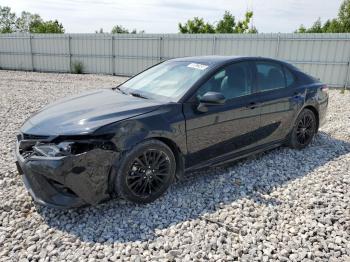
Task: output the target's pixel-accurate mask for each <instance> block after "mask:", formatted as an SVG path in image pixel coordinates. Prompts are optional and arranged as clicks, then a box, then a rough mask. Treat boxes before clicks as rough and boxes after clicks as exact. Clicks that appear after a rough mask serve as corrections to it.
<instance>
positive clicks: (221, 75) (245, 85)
mask: <svg viewBox="0 0 350 262" xmlns="http://www.w3.org/2000/svg"><path fill="white" fill-rule="evenodd" d="M252 79H253V77H252V71H251V66H250V63H249V62H241V63H235V64H232V65H229V66H227V67H225V68H224V69H222V70H220V71H219V72H218V73H216V74H215V75H214V76H212V77H211V78H210V79H209V80H208V81H207V82H206V83H205V84H204V85H203V86H202V87H200V88H199V90H198V91H197V97H198V98H200V97H201V96H203V95H204V94H205V93H206V92H208V91H213V92H221V93H222V94H223V95H224V96H225V98H226V99H232V98H235V97H240V96H245V95H249V94H251V93H252V88H253V86H252Z"/></svg>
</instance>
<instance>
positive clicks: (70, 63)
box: [68, 35, 72, 73]
mask: <svg viewBox="0 0 350 262" xmlns="http://www.w3.org/2000/svg"><path fill="white" fill-rule="evenodd" d="M71 38H72V37H71V36H70V35H68V56H69V72H70V73H72V52H71Z"/></svg>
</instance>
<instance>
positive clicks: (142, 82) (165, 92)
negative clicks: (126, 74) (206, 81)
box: [119, 61, 208, 102]
mask: <svg viewBox="0 0 350 262" xmlns="http://www.w3.org/2000/svg"><path fill="white" fill-rule="evenodd" d="M207 70H208V65H207V64H204V63H193V62H183V61H182V62H179V61H168V62H163V63H161V64H159V65H156V66H154V67H151V68H150V69H148V70H146V71H144V72H142V73H141V74H139V75H137V76H135V77H133V78H131V79H130V80H128V81H126V82H125V83H123V84H122V85H121V86H119V88H120V89H121V90H122V91H124V92H126V93H129V94H131V95H135V96H139V97H144V98H155V99H165V100H168V101H173V102H177V101H178V100H179V99H180V98H181V97H182V96H183V95H184V94H185V93H186V91H187V90H188V89H189V88H190V87H191V86H192V85H193V84H194V83H195V82H196V81H197V80H198V79H199V78H200V77H201V76H203V75H204V74H205V72H207Z"/></svg>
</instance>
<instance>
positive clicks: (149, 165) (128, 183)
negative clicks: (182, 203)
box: [115, 139, 176, 203]
mask: <svg viewBox="0 0 350 262" xmlns="http://www.w3.org/2000/svg"><path fill="white" fill-rule="evenodd" d="M118 162H120V167H119V168H118V170H117V176H116V179H115V191H116V193H117V194H118V195H120V196H121V197H122V198H125V199H127V200H129V201H133V202H136V203H149V202H152V201H154V200H155V199H157V198H158V197H159V196H161V195H162V194H163V193H164V192H165V191H166V190H167V189H168V187H169V186H170V184H171V183H172V182H173V180H174V178H175V171H176V160H175V156H174V154H173V152H172V150H171V149H170V148H169V147H168V146H167V145H166V144H164V143H163V142H161V141H158V140H153V139H152V140H146V141H144V142H142V143H140V144H138V145H136V146H135V147H134V148H133V149H132V150H131V151H130V152H127V153H125V154H124V156H123V157H122V159H121V160H120V161H118Z"/></svg>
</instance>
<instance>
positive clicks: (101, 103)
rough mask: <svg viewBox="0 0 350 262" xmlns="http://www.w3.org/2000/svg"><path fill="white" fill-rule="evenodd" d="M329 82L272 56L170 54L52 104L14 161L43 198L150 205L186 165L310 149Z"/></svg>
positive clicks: (27, 126)
mask: <svg viewBox="0 0 350 262" xmlns="http://www.w3.org/2000/svg"><path fill="white" fill-rule="evenodd" d="M327 90H328V88H327V86H326V85H324V84H322V83H320V82H319V81H318V80H316V79H315V78H313V77H311V76H309V75H307V74H305V73H303V72H301V71H300V70H299V69H297V68H296V67H294V66H292V65H290V64H288V63H286V62H282V61H277V60H273V59H268V58H261V57H224V56H208V57H186V58H179V59H172V60H168V61H166V62H163V63H160V64H158V65H155V66H153V67H151V68H149V69H147V70H145V71H143V72H142V73H140V74H138V75H136V76H135V77H133V78H130V79H129V80H128V81H126V82H124V83H123V84H121V85H120V86H118V87H116V88H112V89H101V90H97V91H92V92H87V93H84V94H81V95H79V96H76V97H71V98H67V99H64V100H61V101H59V102H56V103H54V104H51V105H49V106H46V107H45V108H43V109H42V110H40V111H39V112H37V113H36V114H34V115H33V116H31V118H30V119H28V120H27V121H26V122H25V123H24V125H23V126H22V127H21V130H20V133H19V135H18V136H17V146H16V157H17V162H16V163H17V167H18V170H19V173H20V174H22V177H23V180H24V184H25V186H26V188H27V190H28V191H29V193H30V194H31V196H32V197H33V199H34V200H35V201H36V202H38V203H40V204H43V205H47V206H52V207H61V208H68V207H78V206H82V205H86V204H97V203H99V202H101V201H103V200H106V199H109V198H111V197H114V196H120V197H122V198H125V199H127V200H130V201H134V202H137V203H147V202H151V201H153V200H155V199H156V198H158V197H159V196H161V195H162V194H163V193H164V192H165V191H166V190H167V188H168V187H169V185H170V184H171V183H172V182H173V181H174V180H175V179H180V178H181V177H183V176H184V174H185V172H186V171H191V170H195V169H199V168H204V167H209V166H215V165H219V164H222V163H226V162H229V161H232V160H235V159H238V158H241V157H245V156H247V155H250V154H253V153H257V152H261V151H264V150H267V149H272V148H275V147H278V146H281V145H288V146H290V147H291V148H296V149H302V148H304V147H306V146H307V145H308V144H309V143H310V141H311V140H312V138H313V136H314V135H315V133H316V132H317V130H318V128H319V126H320V125H321V124H322V123H323V122H324V120H325V114H326V110H327V105H328V94H327Z"/></svg>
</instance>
